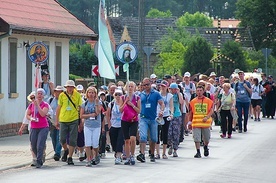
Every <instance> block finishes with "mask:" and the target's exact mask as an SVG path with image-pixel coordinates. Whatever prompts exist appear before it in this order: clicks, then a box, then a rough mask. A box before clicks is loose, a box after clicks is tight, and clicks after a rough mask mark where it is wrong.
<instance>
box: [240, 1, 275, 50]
mask: <svg viewBox="0 0 276 183" xmlns="http://www.w3.org/2000/svg"><path fill="white" fill-rule="evenodd" d="M236 15H237V18H239V19H240V20H241V26H244V27H250V29H251V34H252V38H253V41H254V44H255V47H256V49H257V50H259V49H261V48H265V47H268V48H269V47H272V44H273V42H275V39H276V35H275V33H276V18H275V17H276V2H275V0H265V1H263V0H238V2H237V11H236Z"/></svg>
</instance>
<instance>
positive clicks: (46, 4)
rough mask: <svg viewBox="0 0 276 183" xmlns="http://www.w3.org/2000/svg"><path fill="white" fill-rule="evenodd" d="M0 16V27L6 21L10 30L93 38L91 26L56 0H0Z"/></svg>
mask: <svg viewBox="0 0 276 183" xmlns="http://www.w3.org/2000/svg"><path fill="white" fill-rule="evenodd" d="M1 19H2V20H4V22H3V21H0V29H1V27H4V26H5V25H3V24H5V22H6V23H7V24H9V27H10V28H11V29H12V32H13V33H24V34H30V33H31V34H38V35H48V36H54V37H57V36H58V37H71V38H73V37H81V38H90V39H91V38H92V37H93V39H95V38H96V37H97V35H96V34H95V33H94V31H93V30H92V29H90V28H89V27H88V26H86V25H85V24H84V23H82V22H81V21H80V20H78V19H77V18H76V17H75V16H74V15H72V14H71V13H70V12H69V11H68V10H67V9H65V8H64V7H63V6H62V5H60V4H59V3H58V2H57V1H56V0H0V20H1ZM1 24H2V25H1ZM0 31H3V30H0Z"/></svg>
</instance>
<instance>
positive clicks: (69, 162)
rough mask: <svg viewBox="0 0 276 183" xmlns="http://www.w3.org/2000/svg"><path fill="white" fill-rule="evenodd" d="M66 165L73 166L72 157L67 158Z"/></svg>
mask: <svg viewBox="0 0 276 183" xmlns="http://www.w3.org/2000/svg"><path fill="white" fill-rule="evenodd" d="M67 163H68V165H74V162H73V159H72V157H69V158H68V160H67Z"/></svg>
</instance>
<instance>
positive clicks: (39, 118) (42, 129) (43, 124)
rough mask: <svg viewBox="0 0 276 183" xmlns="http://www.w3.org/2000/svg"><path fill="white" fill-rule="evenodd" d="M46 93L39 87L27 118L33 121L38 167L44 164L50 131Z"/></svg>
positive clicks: (34, 151) (34, 148)
mask: <svg viewBox="0 0 276 183" xmlns="http://www.w3.org/2000/svg"><path fill="white" fill-rule="evenodd" d="M44 95H45V91H44V89H42V88H38V89H37V93H36V98H35V99H34V100H33V101H32V103H31V104H30V105H29V107H28V111H27V119H28V120H30V121H31V133H30V141H31V147H32V151H33V153H34V154H35V156H36V168H40V167H41V166H42V165H43V152H44V148H45V143H46V139H47V135H48V132H49V124H48V121H47V113H48V111H49V104H48V103H46V102H44V101H43V99H44Z"/></svg>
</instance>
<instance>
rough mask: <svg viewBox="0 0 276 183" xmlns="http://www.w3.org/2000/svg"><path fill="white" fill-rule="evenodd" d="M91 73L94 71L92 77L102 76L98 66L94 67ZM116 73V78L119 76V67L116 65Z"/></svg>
mask: <svg viewBox="0 0 276 183" xmlns="http://www.w3.org/2000/svg"><path fill="white" fill-rule="evenodd" d="M91 71H92V76H100V74H99V66H98V65H92V69H91ZM115 72H116V76H119V65H115Z"/></svg>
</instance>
